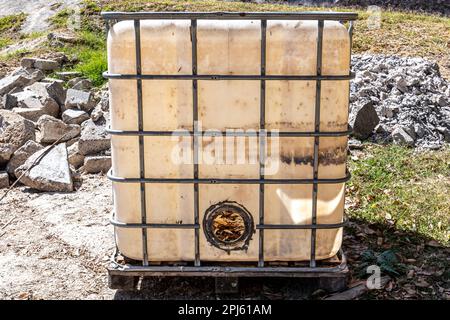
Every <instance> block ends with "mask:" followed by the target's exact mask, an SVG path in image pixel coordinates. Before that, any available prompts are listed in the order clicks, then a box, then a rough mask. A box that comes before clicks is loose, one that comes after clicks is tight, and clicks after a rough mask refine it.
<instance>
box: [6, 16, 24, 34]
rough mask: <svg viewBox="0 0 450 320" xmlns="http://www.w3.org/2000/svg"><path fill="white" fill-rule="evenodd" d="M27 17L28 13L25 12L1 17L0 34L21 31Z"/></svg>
mask: <svg viewBox="0 0 450 320" xmlns="http://www.w3.org/2000/svg"><path fill="white" fill-rule="evenodd" d="M26 18H27V15H26V14H25V13H19V14H12V15H8V16H4V17H0V34H5V33H7V32H11V33H13V32H17V31H19V30H20V28H21V27H22V24H23V23H24V22H25V19H26Z"/></svg>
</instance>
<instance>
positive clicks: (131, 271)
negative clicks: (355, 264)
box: [107, 249, 348, 277]
mask: <svg viewBox="0 0 450 320" xmlns="http://www.w3.org/2000/svg"><path fill="white" fill-rule="evenodd" d="M337 256H338V257H339V258H340V260H339V261H337V262H336V263H335V264H334V265H332V266H328V265H323V266H320V265H319V266H317V267H314V268H311V267H306V266H305V267H303V266H301V267H284V266H269V267H268V266H264V267H252V266H251V265H250V266H224V265H217V266H216V265H214V266H211V265H209V266H164V265H163V266H146V267H143V266H141V265H133V264H124V265H123V264H119V263H117V261H116V257H117V253H116V254H114V255H113V257H112V258H111V264H110V265H109V266H108V267H107V268H108V273H109V274H116V275H129V276H132V275H136V276H211V277H213V276H219V277H220V276H227V275H230V274H232V275H233V276H240V277H260V276H271V277H318V276H320V277H336V276H340V275H342V276H346V275H347V274H348V267H347V258H346V257H345V254H344V252H343V251H342V249H339V252H338V255H337ZM250 263H251V262H250Z"/></svg>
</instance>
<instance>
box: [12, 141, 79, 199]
mask: <svg viewBox="0 0 450 320" xmlns="http://www.w3.org/2000/svg"><path fill="white" fill-rule="evenodd" d="M50 147H51V146H48V147H46V148H45V149H43V150H40V151H38V152H36V153H34V154H33V155H32V156H31V157H30V158H28V160H27V161H26V162H25V163H24V164H23V165H22V166H20V167H19V168H17V169H16V172H15V174H16V176H17V177H19V176H20V175H21V174H22V173H24V172H26V170H27V169H28V168H30V167H31V166H32V164H33V163H34V162H35V161H37V160H38V159H40V161H37V164H36V165H35V166H34V167H32V168H31V170H29V171H28V172H26V173H25V174H24V176H23V177H22V178H21V179H20V182H21V183H23V184H24V185H26V186H28V187H30V188H33V189H37V190H41V191H50V192H54V191H55V192H70V191H73V182H72V176H71V174H70V168H69V162H68V160H67V149H66V144H65V143H60V144H58V145H56V146H54V147H53V148H51V150H49V148H50ZM45 153H46V154H45ZM44 154H45V155H44Z"/></svg>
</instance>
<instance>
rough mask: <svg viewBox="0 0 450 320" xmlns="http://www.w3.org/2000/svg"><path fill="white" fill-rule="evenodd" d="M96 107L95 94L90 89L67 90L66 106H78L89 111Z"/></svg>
mask: <svg viewBox="0 0 450 320" xmlns="http://www.w3.org/2000/svg"><path fill="white" fill-rule="evenodd" d="M94 107H95V99H94V95H93V94H92V93H91V92H88V91H81V90H75V89H69V90H67V95H66V102H65V108H66V109H73V108H78V109H80V110H83V111H86V112H89V111H91V110H92V109H94Z"/></svg>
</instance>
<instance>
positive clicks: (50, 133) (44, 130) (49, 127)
mask: <svg viewBox="0 0 450 320" xmlns="http://www.w3.org/2000/svg"><path fill="white" fill-rule="evenodd" d="M37 126H38V129H39V132H38V141H39V142H40V143H53V142H55V141H57V140H58V139H60V138H61V137H63V136H64V137H63V138H62V140H61V141H68V140H70V139H73V138H75V137H77V136H78V135H79V134H80V131H81V128H80V126H79V125H77V124H66V123H64V122H63V121H62V120H59V119H56V118H54V117H52V116H48V115H44V116H42V117H40V118H39V120H38V122H37Z"/></svg>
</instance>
